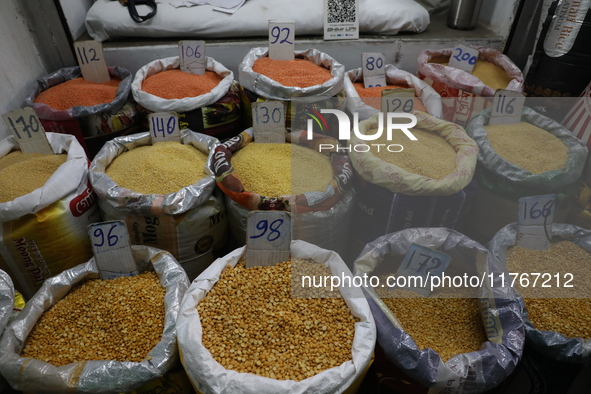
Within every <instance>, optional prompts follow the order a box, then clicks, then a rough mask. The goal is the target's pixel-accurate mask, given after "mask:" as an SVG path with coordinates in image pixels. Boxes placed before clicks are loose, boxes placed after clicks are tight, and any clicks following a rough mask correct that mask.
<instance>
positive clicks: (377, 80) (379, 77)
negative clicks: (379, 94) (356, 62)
mask: <svg viewBox="0 0 591 394" xmlns="http://www.w3.org/2000/svg"><path fill="white" fill-rule="evenodd" d="M385 59H386V57H385V56H384V54H383V53H371V52H364V53H362V54H361V65H362V72H363V87H364V88H365V89H367V88H373V87H378V86H386V64H385Z"/></svg>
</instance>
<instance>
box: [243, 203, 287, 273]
mask: <svg viewBox="0 0 591 394" xmlns="http://www.w3.org/2000/svg"><path fill="white" fill-rule="evenodd" d="M290 244H291V215H290V213H289V212H284V211H253V212H250V213H249V214H248V217H247V222H246V266H247V267H255V266H263V267H266V266H270V265H275V264H277V263H281V262H283V261H286V260H288V259H289V257H290V255H291V252H290Z"/></svg>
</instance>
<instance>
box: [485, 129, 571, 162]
mask: <svg viewBox="0 0 591 394" xmlns="http://www.w3.org/2000/svg"><path fill="white" fill-rule="evenodd" d="M484 129H485V130H486V132H487V134H488V140H489V141H490V144H491V145H492V147H493V149H494V150H495V151H496V152H497V153H498V154H499V156H501V157H502V158H503V159H505V160H507V161H509V162H511V163H513V164H515V165H516V166H518V167H521V168H523V169H524V170H526V171H529V172H531V173H532V174H540V173H542V172H546V171H554V170H559V169H561V168H564V167H565V166H566V162H567V160H568V154H567V151H568V148H567V147H566V145H564V144H563V143H562V141H561V140H560V139H559V138H558V137H556V136H554V135H552V134H550V133H549V132H547V131H546V130H544V129H541V128H539V127H538V126H535V125H533V124H531V123H527V122H520V123H516V124H501V125H492V126H484Z"/></svg>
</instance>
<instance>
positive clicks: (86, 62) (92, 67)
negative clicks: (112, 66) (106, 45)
mask: <svg viewBox="0 0 591 394" xmlns="http://www.w3.org/2000/svg"><path fill="white" fill-rule="evenodd" d="M74 52H76V58H77V59H78V65H79V66H80V71H81V72H82V77H84V79H85V80H86V81H89V82H94V83H103V82H107V81H109V80H110V79H111V76H110V75H109V69H108V68H107V63H106V62H105V56H104V54H103V44H101V43H100V42H99V41H79V42H75V43H74Z"/></svg>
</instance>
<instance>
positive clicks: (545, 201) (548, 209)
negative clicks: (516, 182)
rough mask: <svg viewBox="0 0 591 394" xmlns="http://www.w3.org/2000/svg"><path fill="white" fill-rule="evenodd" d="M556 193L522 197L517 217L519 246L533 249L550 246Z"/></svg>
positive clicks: (517, 241)
mask: <svg viewBox="0 0 591 394" xmlns="http://www.w3.org/2000/svg"><path fill="white" fill-rule="evenodd" d="M555 206H556V194H547V195H543V196H532V197H522V198H520V199H519V212H518V214H519V216H518V218H517V240H516V244H517V246H520V247H522V248H527V249H532V250H545V249H548V248H549V247H550V238H551V234H552V222H553V221H554V210H555Z"/></svg>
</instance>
